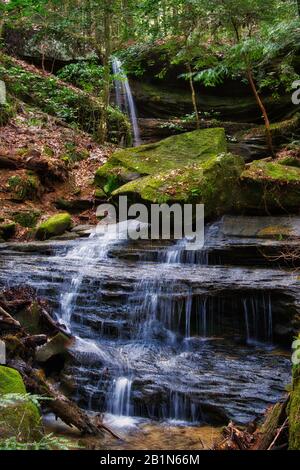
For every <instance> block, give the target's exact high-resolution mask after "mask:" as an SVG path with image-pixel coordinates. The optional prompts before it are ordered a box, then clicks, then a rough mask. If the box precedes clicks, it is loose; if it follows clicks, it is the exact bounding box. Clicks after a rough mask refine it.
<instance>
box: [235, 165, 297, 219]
mask: <svg viewBox="0 0 300 470" xmlns="http://www.w3.org/2000/svg"><path fill="white" fill-rule="evenodd" d="M241 187H242V191H241V201H240V202H241V206H242V207H243V208H244V209H246V210H255V211H260V212H271V213H272V212H273V213H275V212H286V211H291V212H294V211H296V212H298V211H299V206H300V168H299V167H292V166H289V165H282V164H281V162H280V161H269V160H257V161H254V162H252V163H251V164H250V165H249V166H248V167H247V169H245V171H244V172H243V173H242V175H241Z"/></svg>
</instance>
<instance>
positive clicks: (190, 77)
mask: <svg viewBox="0 0 300 470" xmlns="http://www.w3.org/2000/svg"><path fill="white" fill-rule="evenodd" d="M187 69H188V73H189V82H190V88H191V93H192V103H193V108H194V112H195V116H196V128H197V129H200V119H199V112H198V106H197V97H196V91H195V87H194V82H193V77H192V67H191V65H190V64H188V65H187Z"/></svg>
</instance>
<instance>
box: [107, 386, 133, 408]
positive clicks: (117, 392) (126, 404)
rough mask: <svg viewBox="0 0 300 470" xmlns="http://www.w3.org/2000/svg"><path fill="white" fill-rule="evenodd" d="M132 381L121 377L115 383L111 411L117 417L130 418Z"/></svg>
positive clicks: (110, 405)
mask: <svg viewBox="0 0 300 470" xmlns="http://www.w3.org/2000/svg"><path fill="white" fill-rule="evenodd" d="M131 386H132V380H131V379H129V378H127V377H119V378H117V379H115V380H114V382H113V391H112V398H111V401H110V404H109V411H110V412H111V413H112V414H113V415H115V416H130V412H131V407H130V398H131Z"/></svg>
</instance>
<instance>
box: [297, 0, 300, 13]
mask: <svg viewBox="0 0 300 470" xmlns="http://www.w3.org/2000/svg"><path fill="white" fill-rule="evenodd" d="M297 8H298V15H299V17H300V0H297Z"/></svg>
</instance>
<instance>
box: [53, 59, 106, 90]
mask: <svg viewBox="0 0 300 470" xmlns="http://www.w3.org/2000/svg"><path fill="white" fill-rule="evenodd" d="M57 75H58V77H59V78H60V79H61V80H64V81H66V82H69V83H71V84H72V85H75V86H77V87H79V88H82V89H83V90H84V91H86V92H87V93H92V94H94V95H97V96H98V95H99V94H100V92H101V90H102V86H103V67H102V66H101V65H97V64H95V63H87V62H77V63H76V64H69V65H66V66H65V67H63V68H62V69H61V70H60V71H59V72H58V74H57Z"/></svg>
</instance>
